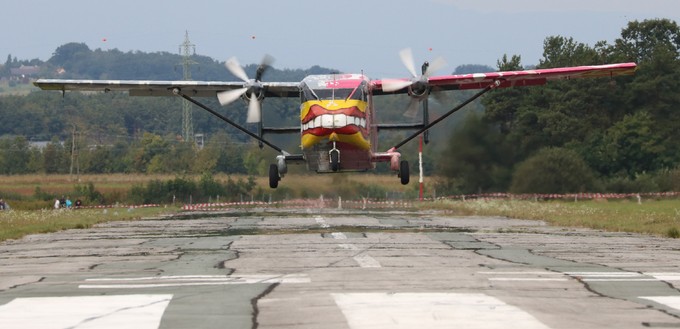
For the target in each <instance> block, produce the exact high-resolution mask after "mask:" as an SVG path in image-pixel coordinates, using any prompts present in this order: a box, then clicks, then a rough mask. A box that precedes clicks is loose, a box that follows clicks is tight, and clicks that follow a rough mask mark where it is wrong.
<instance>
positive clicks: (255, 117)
mask: <svg viewBox="0 0 680 329" xmlns="http://www.w3.org/2000/svg"><path fill="white" fill-rule="evenodd" d="M246 122H248V123H253V122H260V101H259V100H258V99H257V95H255V93H252V94H250V102H248V118H247V119H246Z"/></svg>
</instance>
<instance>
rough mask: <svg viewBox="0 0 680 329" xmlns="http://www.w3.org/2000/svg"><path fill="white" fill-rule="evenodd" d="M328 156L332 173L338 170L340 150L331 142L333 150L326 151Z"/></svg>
mask: <svg viewBox="0 0 680 329" xmlns="http://www.w3.org/2000/svg"><path fill="white" fill-rule="evenodd" d="M328 155H329V157H330V161H331V170H333V172H336V171H338V170H340V150H338V149H337V148H336V147H335V142H333V149H332V150H330V151H328Z"/></svg>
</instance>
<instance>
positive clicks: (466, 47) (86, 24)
mask: <svg viewBox="0 0 680 329" xmlns="http://www.w3.org/2000/svg"><path fill="white" fill-rule="evenodd" d="M2 11H3V15H2V19H0V29H1V30H2V38H1V39H0V40H2V42H0V56H2V57H0V58H1V59H0V61H2V62H4V60H5V58H6V57H7V55H8V54H11V55H12V56H13V57H18V58H19V59H33V58H39V59H41V60H47V59H49V58H50V57H51V55H52V53H53V52H54V50H55V49H56V48H57V47H58V46H60V45H63V44H65V43H68V42H84V43H86V44H87V45H88V46H89V47H90V48H91V49H96V48H102V49H112V48H117V49H119V50H122V51H131V50H133V51H134V50H140V51H144V52H157V51H166V52H172V53H177V52H178V50H179V47H178V46H179V44H180V43H182V42H183V40H184V33H185V31H188V32H189V37H190V39H191V41H192V42H193V43H194V44H195V45H196V52H197V53H198V54H201V55H207V56H210V57H213V58H215V59H218V60H220V61H224V60H226V59H227V58H229V57H231V56H236V57H238V59H239V60H240V62H241V63H244V64H247V63H256V62H259V61H260V58H262V56H263V55H264V54H265V53H268V54H271V55H273V56H274V57H275V58H276V62H275V63H274V65H275V66H276V67H277V68H292V69H296V68H308V67H310V66H312V65H321V66H324V67H328V68H334V69H338V70H341V71H343V72H357V73H358V72H362V71H363V72H364V73H366V74H368V75H369V76H372V77H374V78H383V77H402V76H405V75H407V73H406V72H407V71H406V70H405V69H404V68H403V67H402V64H401V62H400V60H399V57H398V55H397V53H398V51H399V50H400V49H402V48H406V47H410V48H412V49H413V53H414V57H415V58H416V61H417V62H422V61H424V60H431V59H433V58H435V57H439V56H442V57H443V58H445V59H446V61H447V62H448V63H449V65H448V67H447V68H446V69H444V70H442V72H439V73H440V74H446V73H449V72H450V71H452V70H453V69H455V67H456V66H458V65H461V64H484V65H489V66H491V67H495V66H496V60H497V59H498V58H500V57H501V56H503V54H508V55H521V56H522V63H523V64H525V65H530V64H536V63H538V61H539V59H540V58H541V57H542V50H543V40H544V39H545V38H546V37H547V36H553V35H561V36H565V37H573V38H574V39H575V40H576V41H578V42H583V43H586V44H589V45H591V46H592V45H594V43H595V42H597V41H600V40H606V41H608V42H610V43H611V42H612V41H613V40H614V39H616V38H617V37H619V36H620V33H621V30H622V29H623V28H625V27H626V25H627V23H628V22H629V21H632V20H640V21H641V20H644V19H650V18H668V19H671V20H674V21H679V20H680V1H678V0H606V1H605V0H568V1H566V0H565V1H554V0H418V1H414V0H336V1H327V0H296V1H284V0H258V1H246V0H243V1H233V0H224V1H217V0H215V1H207V0H193V1H187V0H181V1H180V0H116V1H106V2H104V1H93V0H64V1H54V0H23V1H6V2H5V3H3V5H2Z"/></svg>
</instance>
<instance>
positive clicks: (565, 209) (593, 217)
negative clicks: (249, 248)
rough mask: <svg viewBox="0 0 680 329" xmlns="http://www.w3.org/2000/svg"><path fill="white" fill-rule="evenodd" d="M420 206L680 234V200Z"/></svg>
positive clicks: (478, 202) (617, 229)
mask: <svg viewBox="0 0 680 329" xmlns="http://www.w3.org/2000/svg"><path fill="white" fill-rule="evenodd" d="M420 206H421V207H428V206H432V207H436V208H440V209H448V210H451V211H453V212H454V213H457V214H461V215H484V216H506V217H511V218H521V219H536V220H544V221H546V222H548V223H550V224H552V225H557V226H567V227H587V228H593V229H599V230H606V231H613V232H634V233H643V234H652V235H658V236H666V237H671V238H678V237H680V200H677V199H669V200H654V199H649V200H644V201H643V202H641V203H638V202H637V201H631V200H617V201H607V200H588V201H579V202H573V201H568V202H567V201H539V202H535V201H527V200H483V199H478V200H468V201H450V200H445V201H437V202H435V203H434V204H431V205H428V204H427V203H425V204H421V205H420Z"/></svg>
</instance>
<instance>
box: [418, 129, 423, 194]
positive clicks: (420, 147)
mask: <svg viewBox="0 0 680 329" xmlns="http://www.w3.org/2000/svg"><path fill="white" fill-rule="evenodd" d="M418 169H419V170H420V179H419V180H418V183H419V184H420V193H419V194H418V196H419V197H420V201H423V135H420V143H419V145H418Z"/></svg>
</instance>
